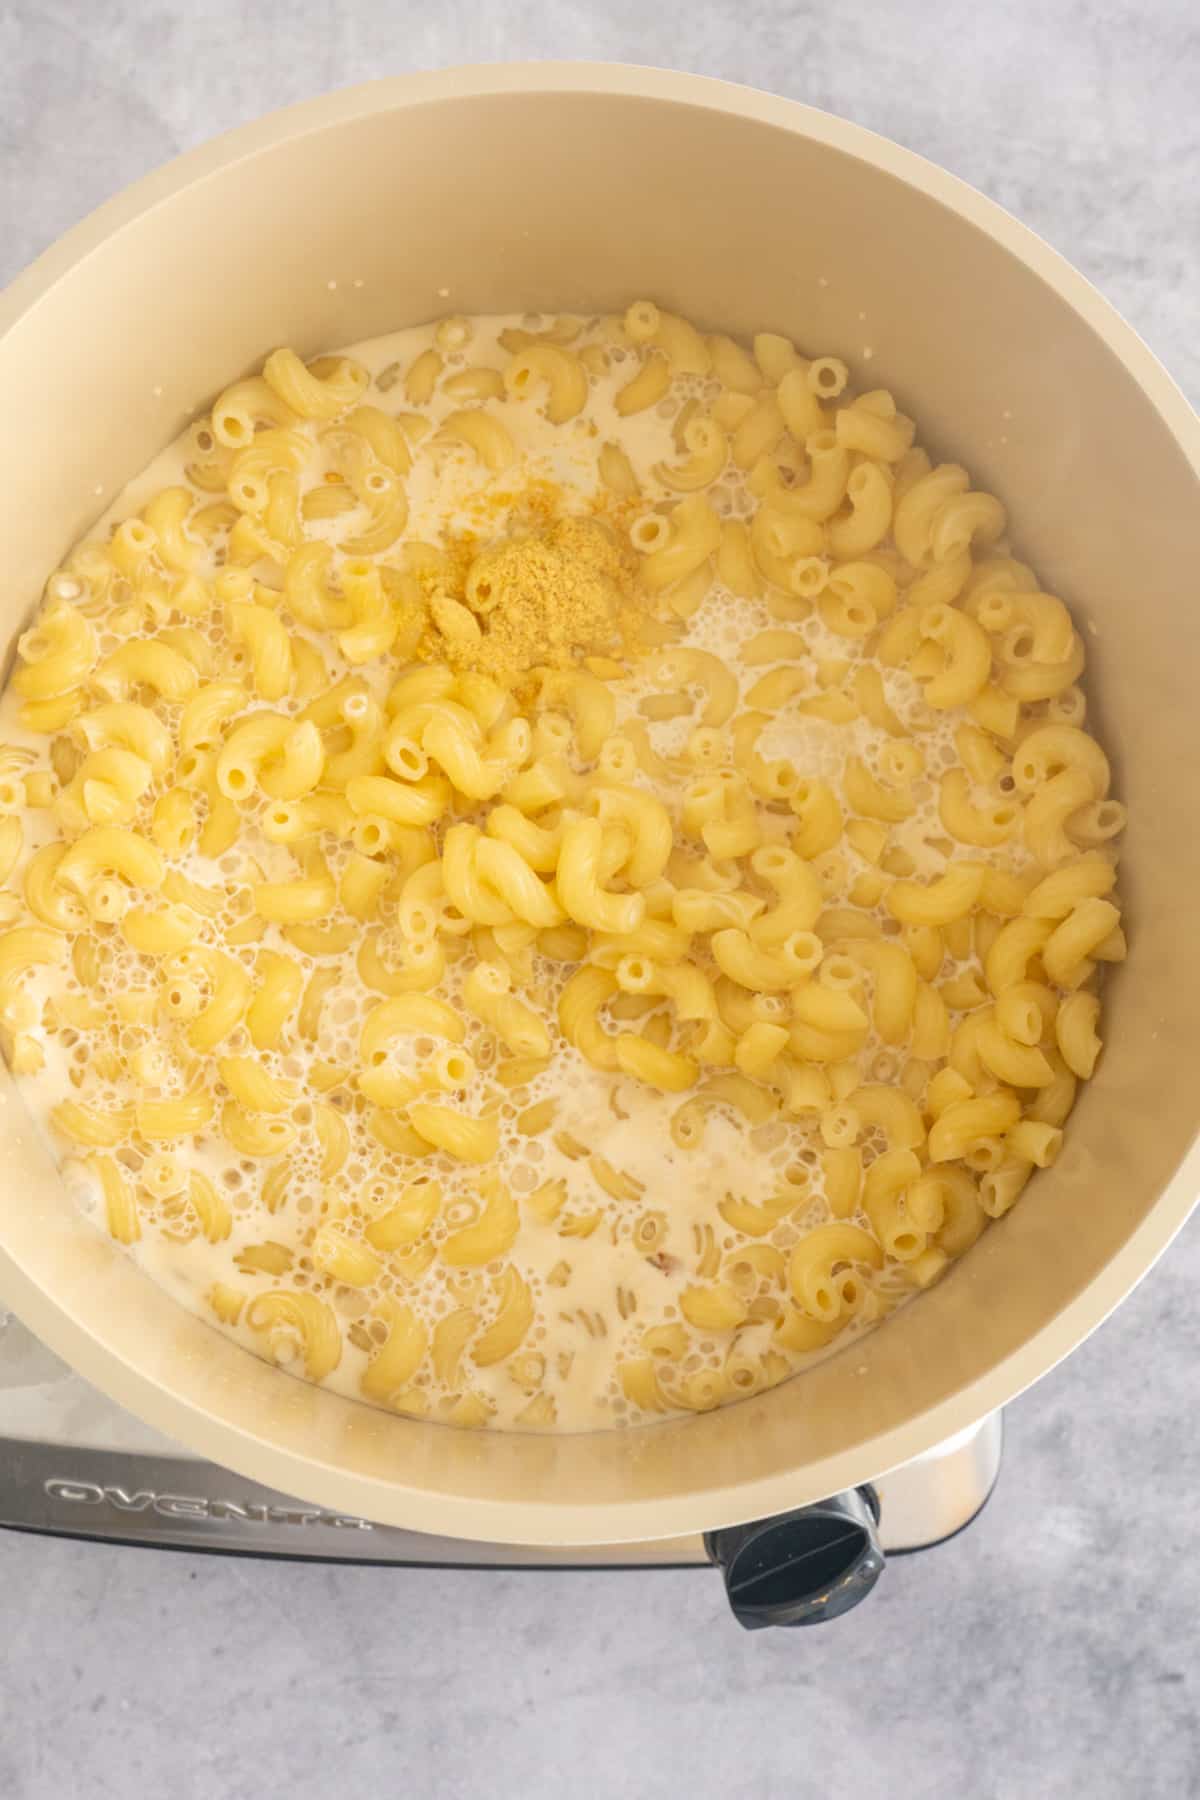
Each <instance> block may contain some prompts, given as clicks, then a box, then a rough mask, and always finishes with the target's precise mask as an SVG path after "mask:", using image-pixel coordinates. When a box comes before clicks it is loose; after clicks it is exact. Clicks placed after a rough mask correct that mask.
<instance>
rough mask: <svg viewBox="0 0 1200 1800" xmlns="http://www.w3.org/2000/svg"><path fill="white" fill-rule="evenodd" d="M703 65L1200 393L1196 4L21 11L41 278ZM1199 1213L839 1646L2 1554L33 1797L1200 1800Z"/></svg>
mask: <svg viewBox="0 0 1200 1800" xmlns="http://www.w3.org/2000/svg"><path fill="white" fill-rule="evenodd" d="M555 55H557V56H579V57H593V58H611V59H614V60H625V61H639V62H650V63H669V64H676V65H678V66H683V67H686V68H690V69H696V70H700V71H703V72H705V73H708V74H714V75H723V76H727V77H730V78H733V79H735V80H740V81H746V82H752V83H755V84H757V85H759V86H762V87H768V88H773V89H775V90H777V91H778V92H781V93H785V94H789V95H793V96H795V97H797V98H800V99H803V100H807V101H810V102H813V103H815V104H817V105H819V106H824V107H827V108H829V109H831V110H833V111H835V112H839V113H842V114H844V115H845V116H846V117H848V118H851V119H855V120H858V121H860V122H862V123H864V124H867V125H870V126H872V127H874V128H875V129H876V130H879V131H882V132H884V133H886V134H888V135H889V136H891V137H894V138H896V139H898V140H899V141H900V142H901V143H903V144H906V145H908V146H910V147H912V148H913V149H916V150H919V151H922V152H924V153H925V154H926V155H927V156H930V157H932V158H934V159H935V160H937V161H939V162H941V163H943V164H945V165H946V166H947V167H949V168H950V169H952V170H954V171H955V172H956V173H957V174H959V175H962V176H964V177H965V178H966V179H967V180H968V181H971V182H974V183H975V184H976V185H977V186H978V187H980V188H982V189H984V190H985V191H986V192H987V193H989V194H991V195H993V196H994V197H995V198H996V199H998V200H1000V201H1001V202H1002V203H1003V204H1005V205H1006V206H1008V207H1009V208H1011V209H1012V210H1013V211H1014V212H1016V213H1017V214H1019V215H1020V216H1021V217H1022V218H1023V219H1025V220H1026V221H1027V222H1028V223H1030V224H1031V225H1033V226H1034V227H1035V228H1036V229H1038V230H1039V231H1041V232H1042V233H1043V234H1044V235H1045V236H1046V237H1047V238H1048V239H1049V240H1050V241H1051V242H1052V243H1054V244H1055V245H1056V246H1057V247H1058V248H1059V249H1061V250H1062V251H1064V252H1065V253H1066V254H1067V256H1069V257H1070V258H1071V259H1072V260H1073V261H1074V262H1075V263H1076V264H1077V265H1078V266H1079V267H1080V268H1082V269H1083V270H1084V271H1085V272H1086V273H1087V274H1088V275H1089V276H1090V277H1091V278H1092V279H1093V280H1094V281H1095V282H1096V283H1097V284H1098V285H1099V286H1100V287H1101V288H1102V289H1103V290H1104V292H1105V293H1106V294H1107V295H1108V296H1109V297H1110V298H1111V299H1112V300H1114V301H1115V303H1116V304H1117V305H1118V306H1119V307H1120V308H1121V309H1122V311H1123V312H1125V314H1126V315H1127V316H1128V317H1129V318H1130V320H1131V321H1132V322H1133V323H1134V324H1135V325H1136V326H1137V327H1138V328H1139V329H1140V330H1141V331H1142V333H1143V334H1144V336H1145V337H1146V338H1147V340H1148V341H1149V343H1150V344H1151V346H1152V347H1153V348H1154V349H1155V350H1156V351H1157V352H1158V353H1159V355H1160V356H1161V357H1162V358H1163V360H1164V361H1165V362H1166V364H1167V366H1168V367H1169V368H1170V369H1171V370H1172V372H1173V373H1174V375H1175V376H1176V378H1177V379H1178V380H1179V382H1180V383H1181V385H1182V386H1183V387H1184V389H1185V391H1187V392H1188V394H1189V396H1190V398H1191V399H1192V401H1193V403H1196V402H1197V401H1198V400H1200V350H1198V349H1197V343H1198V339H1197V334H1196V330H1195V318H1196V306H1197V299H1198V297H1200V183H1198V182H1197V167H1198V166H1200V106H1197V103H1196V96H1197V93H1198V92H1200V13H1198V12H1197V8H1196V3H1195V0H1143V3H1142V4H1140V5H1139V4H1135V3H1134V0H1092V3H1089V0H1065V3H1064V0H1037V3H1034V0H1008V3H1007V4H1003V5H1002V4H998V3H997V0H980V3H979V4H977V5H975V6H972V7H966V6H962V5H957V4H954V3H953V0H927V3H926V4H923V5H921V6H907V5H900V4H891V3H890V0H841V3H838V4H834V3H823V0H816V3H814V0H746V3H745V4H744V5H740V6H735V5H732V4H713V3H712V0H693V3H692V4H689V5H687V6H684V5H680V4H678V3H677V0H660V3H659V4H658V5H656V6H654V7H648V6H646V5H645V4H644V3H643V0H617V3H615V4H603V3H600V4H596V5H593V4H590V3H589V0H560V4H559V5H558V6H557V7H555V8H553V9H548V8H546V7H544V6H542V5H540V4H536V5H535V4H532V3H531V0H511V3H510V4H504V3H503V0H499V3H484V4H479V5H474V6H472V5H467V4H463V3H462V0H446V3H445V4H442V5H439V6H437V7H433V6H430V7H422V6H418V5H412V4H408V5H405V4H392V5H387V4H383V3H382V0H378V3H373V0H334V3H332V4H331V3H330V0H323V3H322V4H320V5H316V4H313V0H286V4H285V3H284V0H258V3H257V4H256V5H254V6H248V5H246V4H244V3H242V0H199V3H198V4H195V5H189V6H183V5H181V4H179V3H178V0H158V3H156V4H154V3H147V4H142V5H139V4H136V3H135V0H124V4H121V3H113V0H110V3H109V4H107V5H100V6H85V5H83V4H82V3H81V0H16V3H15V4H13V3H11V0H10V4H8V5H7V6H6V7H3V8H0V142H2V144H3V155H2V158H0V225H2V227H3V236H2V238H0V278H3V279H7V278H8V276H9V275H11V274H13V273H15V272H16V270H17V269H18V268H20V267H21V266H22V265H23V264H24V263H25V262H26V261H27V260H29V258H31V257H32V256H33V255H35V254H36V253H37V252H38V251H39V250H40V249H41V248H42V247H43V246H44V245H45V244H47V243H48V242H49V241H50V240H51V239H52V238H54V237H55V236H56V235H58V233H59V232H61V231H62V230H63V229H65V228H66V227H67V226H68V225H70V224H71V223H72V222H73V221H74V220H75V219H77V218H78V217H80V215H81V214H83V213H84V212H86V211H87V210H88V209H89V208H91V207H92V206H94V205H95V204H96V203H97V202H98V201H100V200H102V199H104V198H105V197H106V196H108V195H109V194H111V193H112V192H114V191H115V190H116V189H118V188H119V187H121V186H123V185H124V184H125V183H126V182H128V181H130V180H132V179H133V178H134V177H136V176H138V175H140V174H142V173H143V172H144V171H145V170H147V169H149V168H150V167H152V166H153V165H155V164H157V163H160V162H162V161H164V160H165V159H166V158H168V157H170V156H171V155H173V154H174V153H175V152H177V151H178V150H180V149H183V148H186V147H188V146H190V145H192V144H194V143H196V142H198V141H199V140H200V139H202V138H204V137H206V136H208V135H210V134H211V133H213V132H215V131H217V130H221V129H224V128H225V127H227V126H230V125H233V124H235V123H238V122H239V121H241V120H243V119H247V118H250V117H252V116H253V115H255V114H257V113H260V112H263V111H266V110H268V109H270V108H272V107H275V106H278V105H281V104H284V103H285V102H288V101H291V100H295V99H299V98H301V97H304V96H307V95H309V94H312V93H315V92H318V91H319V90H321V89H323V88H327V87H332V86H336V85H340V84H342V83H346V82H351V81H356V80H362V79H365V78H367V77H370V76H374V75H379V74H383V73H394V72H398V71H401V70H404V69H410V68H417V67H424V66H430V65H434V64H440V63H448V62H455V61H466V60H485V59H495V58H501V57H533V56H555ZM1198 1287H1200V1226H1196V1225H1193V1226H1192V1227H1191V1228H1190V1229H1189V1230H1188V1231H1185V1233H1184V1234H1183V1236H1182V1238H1181V1240H1180V1241H1179V1242H1178V1244H1177V1245H1176V1246H1175V1247H1174V1249H1173V1250H1172V1252H1171V1253H1170V1255H1169V1256H1168V1258H1167V1259H1166V1261H1165V1263H1164V1264H1163V1265H1162V1266H1160V1267H1159V1268H1158V1269H1157V1270H1156V1271H1155V1272H1154V1273H1153V1274H1152V1275H1151V1276H1150V1277H1149V1279H1148V1280H1147V1281H1146V1282H1145V1283H1144V1285H1143V1286H1142V1287H1141V1289H1140V1290H1139V1291H1138V1292H1137V1293H1136V1294H1135V1295H1134V1296H1133V1298H1132V1299H1131V1300H1130V1301H1129V1302H1128V1303H1127V1304H1126V1305H1125V1306H1124V1307H1123V1308H1122V1309H1121V1311H1120V1312H1119V1314H1118V1315H1117V1316H1116V1317H1115V1318H1114V1319H1113V1320H1112V1321H1111V1322H1110V1323H1109V1324H1108V1325H1107V1326H1106V1327H1105V1328H1104V1329H1103V1330H1102V1331H1101V1332H1100V1333H1098V1334H1097V1335H1096V1336H1095V1337H1094V1338H1093V1339H1092V1340H1091V1342H1090V1343H1088V1344H1087V1345H1085V1346H1084V1348H1083V1349H1082V1350H1081V1351H1079V1352H1078V1353H1077V1354H1076V1355H1075V1356H1074V1357H1073V1358H1072V1359H1071V1360H1070V1361H1069V1363H1067V1364H1066V1365H1064V1366H1063V1367H1062V1368H1060V1369H1059V1370H1057V1371H1056V1372H1055V1373H1054V1374H1053V1375H1052V1376H1050V1377H1049V1378H1048V1379H1047V1380H1045V1381H1044V1382H1043V1383H1042V1384H1041V1385H1040V1386H1039V1387H1038V1388H1037V1389H1036V1390H1035V1391H1034V1392H1033V1393H1031V1394H1030V1395H1027V1396H1026V1397H1025V1398H1024V1399H1023V1400H1022V1401H1020V1402H1019V1403H1018V1404H1017V1405H1015V1406H1014V1407H1013V1408H1012V1409H1011V1411H1010V1416H1009V1426H1010V1431H1009V1442H1008V1453H1007V1458H1006V1464H1005V1469H1004V1473H1003V1475H1002V1477H1001V1484H1000V1488H999V1490H998V1492H997V1494H996V1496H995V1498H994V1499H993V1501H992V1503H991V1505H990V1506H989V1508H988V1510H987V1511H986V1513H985V1514H984V1516H983V1517H982V1518H981V1519H980V1520H979V1522H978V1523H977V1524H976V1525H975V1526H974V1527H973V1528H972V1530H971V1531H970V1532H969V1533H967V1534H965V1535H964V1536H962V1537H961V1538H959V1539H957V1540H956V1541H955V1542H954V1543H952V1544H950V1545H947V1546H945V1547H944V1548H942V1549H941V1550H939V1551H936V1552H934V1553H932V1554H930V1555H927V1556H925V1557H918V1558H910V1559H909V1560H907V1561H906V1562H903V1563H897V1564H895V1565H894V1566H893V1567H892V1568H891V1569H890V1570H889V1572H888V1573H887V1575H886V1577H885V1579H884V1581H883V1583H882V1584H881V1586H880V1588H879V1589H878V1590H877V1592H876V1595H875V1596H874V1598H873V1599H872V1601H871V1603H870V1604H869V1605H868V1606H866V1607H864V1608H862V1609H861V1610H860V1611H858V1612H856V1613H855V1614H853V1615H851V1616H850V1617H849V1618H847V1619H846V1620H844V1621H842V1622H841V1623H840V1624H838V1625H835V1626H833V1627H830V1628H826V1629H823V1630H820V1631H817V1632H810V1633H805V1634H800V1635H799V1636H788V1635H784V1634H779V1633H774V1634H772V1633H767V1634H762V1635H760V1636H757V1637H747V1636H744V1635H743V1634H742V1633H741V1632H739V1631H738V1630H737V1628H736V1627H735V1626H734V1625H733V1624H732V1622H731V1621H730V1619H729V1617H728V1615H727V1614H726V1612H725V1610H724V1602H723V1599H722V1597H721V1594H720V1592H719V1589H718V1584H717V1582H716V1580H715V1578H713V1577H710V1576H709V1575H707V1574H705V1573H703V1572H684V1573H680V1572H672V1573H662V1574H652V1575H646V1576H620V1575H618V1576H599V1575H561V1574H554V1575H546V1574H527V1573H522V1574H463V1573H453V1572H442V1573H439V1572H429V1573H406V1572H400V1571H391V1572H388V1571H381V1570H373V1569H359V1570H351V1569H325V1568H311V1567H310V1568H305V1567H301V1566H296V1565H290V1566H289V1565H285V1566H269V1565H262V1564H255V1563H250V1562H233V1561H226V1560H218V1559H201V1558H190V1557H184V1556H175V1557H165V1556H159V1557H155V1556H152V1555H150V1554H147V1553H141V1552H137V1551H130V1550H120V1549H107V1548H101V1547H99V1546H95V1545H81V1544H71V1543H58V1542H52V1541H49V1540H36V1539H30V1538H0V1594H2V1595H3V1612H2V1615H0V1616H2V1618H3V1632H2V1636H0V1794H3V1795H4V1796H6V1797H7V1800H51V1797H52V1796H53V1797H54V1800H75V1797H76V1796H78V1797H80V1800H91V1797H92V1796H95V1797H97V1800H99V1797H102V1796H108V1795H120V1796H122V1797H124V1796H126V1795H129V1794H136V1795H149V1794H156V1793H163V1794H167V1795H170V1796H171V1797H172V1800H250V1797H251V1796H253V1797H254V1800H262V1797H266V1800H275V1797H276V1796H281V1795H283V1794H285V1793H286V1794H288V1795H292V1796H297V1797H300V1796H309V1795H314V1796H315V1795H318V1794H325V1793H327V1792H330V1791H335V1792H336V1791H344V1792H352V1791H355V1790H357V1791H360V1792H375V1793H379V1794H380V1795H390V1794H392V1793H394V1792H404V1793H408V1794H413V1795H416V1796H418V1797H419V1800H458V1797H460V1796H461V1797H472V1800H473V1797H474V1796H477V1795H478V1796H483V1795H489V1796H497V1797H498V1800H515V1797H517V1796H522V1797H527V1800H538V1797H539V1796H542V1795H551V1794H555V1795H558V1794H564V1793H566V1794H570V1795H578V1796H581V1797H582V1800H592V1797H593V1796H595V1797H604V1796H609V1795H613V1796H617V1795H619V1796H633V1797H635V1800H674V1797H675V1796H677V1795H680V1796H681V1795H684V1794H690V1795H694V1796H696V1800H710V1797H713V1800H715V1797H716V1796H726V1795H732V1796H739V1797H740V1796H742V1795H749V1794H754V1795H756V1796H759V1797H760V1800H776V1797H779V1800H782V1797H783V1796H788V1800H807V1797H808V1796H814V1797H815V1796H824V1795H826V1794H829V1793H831V1792H837V1793H839V1794H842V1795H846V1796H853V1797H855V1800H901V1797H903V1800H941V1797H942V1796H947V1797H949V1796H958V1795H966V1796H969V1797H970V1800H1056V1797H1058V1796H1064V1797H1065V1796H1074V1795H1076V1794H1077V1793H1080V1794H1084V1795H1087V1796H1088V1797H1089V1800H1125V1797H1126V1796H1132V1795H1137V1796H1139V1797H1142V1800H1160V1797H1161V1800H1177V1797H1178V1800H1184V1797H1186V1796H1192V1795H1196V1794H1200V1723H1198V1720H1197V1686H1198V1683H1200V1676H1198V1672H1197V1666H1196V1665H1197V1659H1196V1648H1197V1625H1196V1620H1197V1616H1198V1613H1200V1567H1198V1564H1197V1555H1196V1552H1197V1548H1198V1546H1200V1428H1198V1427H1197V1424H1196V1414H1195V1408H1194V1406H1193V1405H1192V1404H1190V1402H1191V1401H1192V1399H1193V1397H1194V1395H1195V1392H1196V1376H1195V1369H1196V1358H1197V1354H1198V1352H1200V1318H1198V1316H1197V1313H1196V1310H1195V1306H1194V1295H1195V1293H1196V1291H1197V1288H1198Z"/></svg>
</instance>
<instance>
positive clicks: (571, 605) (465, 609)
mask: <svg viewBox="0 0 1200 1800" xmlns="http://www.w3.org/2000/svg"><path fill="white" fill-rule="evenodd" d="M456 585H457V584H456ZM632 586H633V568H632V558H631V556H630V555H629V553H628V552H627V551H624V550H623V549H622V547H621V545H620V544H619V543H618V541H617V539H616V537H615V536H614V535H613V533H612V532H611V531H610V530H609V529H608V528H607V527H606V526H604V525H602V524H600V523H599V522H597V521H595V520H592V519H578V518H569V519H561V520H559V521H558V522H557V523H555V524H551V525H548V526H545V527H543V528H541V529H538V530H534V531H531V532H529V533H528V534H526V535H522V536H519V537H511V538H508V539H506V540H505V541H504V542H503V543H500V544H496V545H493V546H492V547H491V548H490V549H487V550H484V551H482V552H480V553H479V554H478V555H477V556H476V557H475V558H474V560H473V561H472V563H471V566H470V569H469V570H468V571H466V573H465V576H464V580H463V584H462V590H461V593H458V594H447V593H445V591H443V593H442V594H441V595H435V596H434V597H433V598H432V599H431V601H430V620H431V626H432V632H433V637H434V642H433V644H432V645H431V649H432V652H433V654H434V655H435V656H437V657H439V658H444V659H445V660H446V661H447V662H449V663H451V664H452V665H453V666H454V667H455V668H460V669H463V668H465V669H474V670H478V671H479V672H480V673H481V674H484V675H490V676H491V677H492V678H493V679H494V680H496V681H499V682H501V683H503V684H505V685H512V683H514V682H515V681H518V680H519V679H520V678H521V676H523V675H524V674H525V673H526V672H527V671H528V670H529V669H531V668H533V667H535V666H546V665H549V666H550V667H552V668H563V667H565V666H566V665H567V664H568V663H570V662H572V661H575V660H576V659H577V658H578V657H580V656H586V655H589V654H593V653H596V652H599V651H610V652H611V651H613V650H614V649H615V648H617V647H618V645H619V642H620V640H621V638H622V635H623V632H624V631H625V629H626V626H627V621H628V615H629V613H630V610H631V605H632V602H631V598H630V595H631V590H632Z"/></svg>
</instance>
